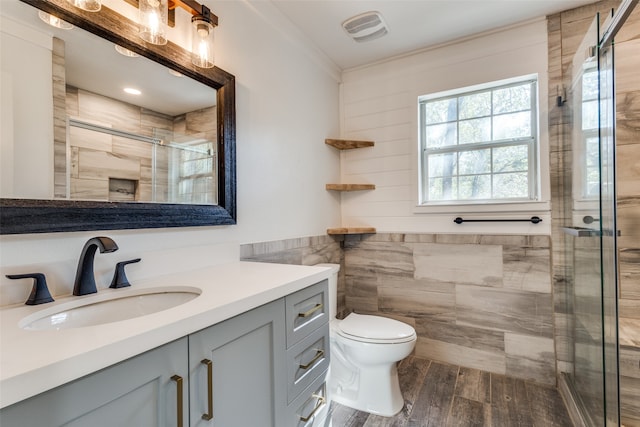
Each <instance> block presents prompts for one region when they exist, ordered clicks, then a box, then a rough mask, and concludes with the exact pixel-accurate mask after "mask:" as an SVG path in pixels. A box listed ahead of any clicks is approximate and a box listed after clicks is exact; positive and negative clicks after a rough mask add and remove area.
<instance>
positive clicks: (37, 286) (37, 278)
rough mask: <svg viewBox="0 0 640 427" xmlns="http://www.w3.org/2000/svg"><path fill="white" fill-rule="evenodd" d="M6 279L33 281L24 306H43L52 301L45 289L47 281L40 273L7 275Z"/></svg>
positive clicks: (47, 290)
mask: <svg viewBox="0 0 640 427" xmlns="http://www.w3.org/2000/svg"><path fill="white" fill-rule="evenodd" d="M7 278H8V279H33V287H32V288H31V294H29V298H28V299H27V302H25V304H26V305H38V304H45V303H47V302H52V301H54V300H53V298H52V297H51V293H50V292H49V288H48V287H47V279H46V278H45V277H44V274H42V273H28V274H7Z"/></svg>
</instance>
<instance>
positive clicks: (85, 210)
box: [0, 0, 236, 234]
mask: <svg viewBox="0 0 640 427" xmlns="http://www.w3.org/2000/svg"><path fill="white" fill-rule="evenodd" d="M21 1H22V2H24V3H27V4H30V5H32V6H34V7H36V8H38V9H41V10H43V11H45V12H48V13H52V14H55V15H56V16H58V17H59V18H61V19H64V20H65V21H68V22H70V23H71V24H73V25H75V26H77V27H80V28H83V29H85V30H87V31H89V32H91V33H94V34H96V35H98V36H100V37H102V38H104V39H106V40H109V41H111V42H113V43H116V44H119V45H121V46H123V47H125V48H127V49H129V50H132V51H134V52H136V53H138V54H140V55H142V56H145V57H147V58H149V59H151V60H153V61H155V62H157V63H159V64H162V65H164V66H166V67H169V68H171V69H174V70H176V71H178V72H180V73H182V74H184V75H185V76H188V77H190V78H192V79H195V80H198V81H199V82H201V83H203V84H205V85H207V86H211V87H213V88H214V89H216V90H217V116H218V123H217V126H218V141H217V150H218V205H184V204H165V203H162V204H161V203H124V202H91V201H72V200H32V199H0V234H29V233H52V232H65V231H85V230H120V229H135V228H166V227H195V226H211V225H228V224H235V223H236V147H235V143H236V130H235V126H236V110H235V77H234V76H233V75H231V74H229V73H227V72H226V71H224V70H222V69H220V68H217V67H214V68H210V69H203V68H197V67H196V66H195V65H193V64H192V63H191V57H190V52H188V51H187V50H185V49H183V48H181V47H180V46H178V45H175V44H173V43H171V42H168V43H167V44H166V45H164V46H156V45H151V44H147V43H145V42H144V41H143V40H142V39H140V38H139V37H138V35H137V33H138V25H137V24H136V23H135V22H133V21H131V20H128V19H126V18H125V17H123V16H121V15H120V14H118V13H116V12H114V11H112V10H111V9H108V8H106V7H104V6H103V7H102V10H101V11H100V12H98V13H91V12H85V11H83V10H81V9H78V8H75V7H73V6H72V5H70V4H69V3H68V2H67V1H66V0H21Z"/></svg>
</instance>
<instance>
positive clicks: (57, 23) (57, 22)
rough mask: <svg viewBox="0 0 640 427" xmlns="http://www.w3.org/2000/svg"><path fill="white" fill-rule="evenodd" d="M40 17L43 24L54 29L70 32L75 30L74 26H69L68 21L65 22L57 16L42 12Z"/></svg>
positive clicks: (39, 14) (39, 13)
mask: <svg viewBox="0 0 640 427" xmlns="http://www.w3.org/2000/svg"><path fill="white" fill-rule="evenodd" d="M38 16H39V17H40V19H41V20H42V21H43V22H46V23H47V24H49V25H51V26H52V27H56V28H60V29H62V30H70V29H72V28H73V25H71V24H69V23H68V22H67V21H63V20H62V19H60V18H58V17H57V16H53V15H50V14H48V13H47V12H43V11H42V10H41V11H39V12H38Z"/></svg>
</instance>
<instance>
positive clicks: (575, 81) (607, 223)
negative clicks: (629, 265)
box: [562, 15, 620, 426]
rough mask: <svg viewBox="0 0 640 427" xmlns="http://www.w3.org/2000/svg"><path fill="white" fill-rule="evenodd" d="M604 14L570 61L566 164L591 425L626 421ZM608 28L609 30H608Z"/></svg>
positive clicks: (576, 351)
mask: <svg viewBox="0 0 640 427" xmlns="http://www.w3.org/2000/svg"><path fill="white" fill-rule="evenodd" d="M612 21H613V20H612V19H611V17H610V16H599V15H597V16H596V17H595V19H594V20H593V23H592V24H591V26H590V27H589V30H588V31H587V33H586V35H585V36H584V38H583V40H582V43H581V44H580V46H579V47H578V49H577V53H576V54H575V56H574V58H573V61H572V64H571V70H570V71H571V85H570V88H569V90H568V93H567V98H568V99H569V101H568V102H567V104H569V105H567V107H568V108H569V109H570V113H571V123H572V131H571V135H570V138H568V142H569V143H570V144H568V146H567V153H570V154H569V155H567V156H565V159H564V162H563V165H562V166H563V168H564V170H565V171H571V172H570V173H566V174H565V191H566V192H567V193H570V194H566V197H565V208H564V209H565V219H564V226H563V227H562V230H563V232H564V233H565V251H566V253H565V256H566V260H567V264H568V265H567V282H568V286H567V288H568V295H567V298H568V305H569V307H570V312H571V313H572V316H571V322H569V323H570V324H569V325H568V328H569V336H571V337H572V340H573V372H569V373H568V382H569V386H570V389H571V394H572V395H573V396H572V397H573V400H574V401H575V403H576V406H577V409H578V412H579V416H580V418H582V421H583V422H584V424H585V425H587V426H619V425H620V413H619V412H620V410H619V408H620V392H619V389H620V387H619V372H618V370H619V355H618V269H617V267H618V260H617V237H618V232H617V230H618V228H617V226H616V177H615V171H616V159H615V90H614V89H615V88H614V46H613V42H612V40H613V39H612V34H611V22H612ZM603 28H606V29H607V33H606V34H603V33H604V31H603V30H602V29H603Z"/></svg>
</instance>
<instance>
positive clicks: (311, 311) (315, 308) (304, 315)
mask: <svg viewBox="0 0 640 427" xmlns="http://www.w3.org/2000/svg"><path fill="white" fill-rule="evenodd" d="M322 307H324V305H323V304H322V303H318V304H316V305H315V307H313V308H312V309H311V310H309V311H305V312H304V313H298V317H309V316H311V315H312V314H313V313H315V312H316V311H318V310H320V309H321V308H322Z"/></svg>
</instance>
